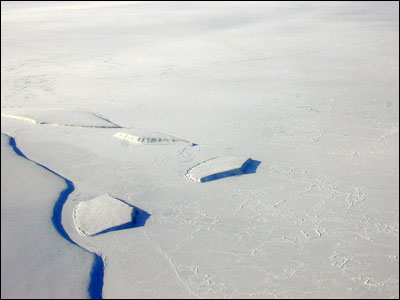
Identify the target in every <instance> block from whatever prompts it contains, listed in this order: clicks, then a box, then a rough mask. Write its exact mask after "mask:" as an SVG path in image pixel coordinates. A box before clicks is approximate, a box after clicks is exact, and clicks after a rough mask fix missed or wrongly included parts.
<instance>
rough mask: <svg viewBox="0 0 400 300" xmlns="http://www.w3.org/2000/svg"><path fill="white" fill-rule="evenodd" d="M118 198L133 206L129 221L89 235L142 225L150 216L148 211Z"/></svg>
mask: <svg viewBox="0 0 400 300" xmlns="http://www.w3.org/2000/svg"><path fill="white" fill-rule="evenodd" d="M116 199H118V198H116ZM118 200H119V201H121V202H123V203H125V204H126V205H129V206H130V207H132V208H133V211H132V220H131V221H130V222H127V223H124V224H121V225H118V226H114V227H110V228H107V229H105V230H103V231H100V232H98V233H96V234H93V235H91V236H97V235H100V234H104V233H107V232H112V231H118V230H124V229H132V228H138V227H143V226H144V225H145V224H146V221H147V219H148V218H149V217H150V216H151V214H149V213H148V212H146V211H144V210H143V209H140V208H138V207H136V206H133V205H131V204H129V203H127V202H125V201H123V200H121V199H118Z"/></svg>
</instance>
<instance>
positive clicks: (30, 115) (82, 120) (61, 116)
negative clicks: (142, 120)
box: [1, 109, 121, 128]
mask: <svg viewBox="0 0 400 300" xmlns="http://www.w3.org/2000/svg"><path fill="white" fill-rule="evenodd" d="M1 116H2V117H6V118H11V119H16V120H20V121H24V122H27V123H30V124H35V125H57V126H71V127H89V128H121V126H119V125H118V124H115V123H113V122H111V121H110V120H108V119H107V118H105V117H103V116H100V115H99V114H97V113H94V112H90V111H86V110H81V109H75V110H64V109H46V110H43V109H42V110H39V109H6V111H5V112H3V113H2V114H1Z"/></svg>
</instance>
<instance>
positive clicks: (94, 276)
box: [6, 134, 104, 299]
mask: <svg viewBox="0 0 400 300" xmlns="http://www.w3.org/2000/svg"><path fill="white" fill-rule="evenodd" d="M6 136H8V137H9V145H10V146H11V147H12V148H13V150H14V152H15V153H16V154H17V155H18V156H21V157H23V158H25V159H27V160H29V161H31V162H33V163H35V164H36V165H38V166H39V167H42V168H44V169H45V170H46V171H48V172H50V173H52V174H53V175H55V176H57V177H59V178H61V179H63V180H64V181H65V183H66V184H67V187H66V188H65V189H64V190H63V191H61V193H60V195H59V197H58V199H57V200H56V203H55V205H54V209H53V216H52V217H51V220H52V222H53V224H54V227H55V228H56V230H57V232H58V233H59V234H60V235H61V236H62V237H64V238H65V239H66V240H68V241H69V242H71V243H72V244H74V245H76V246H78V247H80V248H82V249H85V248H83V247H81V246H79V245H78V244H76V243H75V242H74V241H73V240H72V239H71V238H70V236H69V235H68V233H67V232H66V231H65V229H64V227H63V225H62V222H61V219H62V209H63V206H64V203H65V202H66V201H67V199H68V196H69V195H70V194H71V193H72V192H73V191H74V189H75V187H74V184H73V183H72V182H71V181H70V180H68V179H66V178H65V177H63V176H61V175H60V174H58V173H56V172H54V171H53V170H51V169H49V168H48V167H46V166H44V165H42V164H40V163H38V162H35V161H33V160H31V159H30V158H28V157H26V156H25V154H24V153H23V152H22V151H21V150H20V149H19V148H18V147H17V144H16V142H15V139H14V138H13V137H11V136H9V135H7V134H6ZM85 250H86V251H88V250H87V249H85ZM94 256H95V258H94V263H93V267H92V271H91V272H90V284H89V288H88V291H89V295H90V297H91V298H92V299H101V295H102V290H103V277H104V262H103V260H102V257H101V256H99V255H97V254H96V253H94Z"/></svg>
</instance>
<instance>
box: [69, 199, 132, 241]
mask: <svg viewBox="0 0 400 300" xmlns="http://www.w3.org/2000/svg"><path fill="white" fill-rule="evenodd" d="M132 217H134V208H133V207H132V206H129V205H128V204H126V203H124V202H122V201H120V200H118V199H115V198H113V197H110V196H109V195H101V196H98V197H96V198H94V199H90V200H87V201H82V202H79V203H78V204H77V205H76V207H75V209H74V221H75V225H76V229H77V230H78V231H79V232H81V233H82V234H83V235H88V236H90V235H94V234H99V233H101V232H103V231H105V230H107V229H110V228H114V227H118V226H121V225H124V224H127V223H133V222H134V220H133V218H132Z"/></svg>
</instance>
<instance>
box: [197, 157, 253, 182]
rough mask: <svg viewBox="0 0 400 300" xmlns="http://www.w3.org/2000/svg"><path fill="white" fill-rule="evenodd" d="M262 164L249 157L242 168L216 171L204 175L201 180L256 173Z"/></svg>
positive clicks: (206, 180)
mask: <svg viewBox="0 0 400 300" xmlns="http://www.w3.org/2000/svg"><path fill="white" fill-rule="evenodd" d="M260 164H261V161H259V160H253V159H251V158H250V159H248V160H247V161H246V162H245V163H244V164H243V166H242V167H241V168H240V169H236V170H229V171H225V172H220V173H216V174H213V175H210V176H207V177H203V178H202V179H201V182H208V181H214V180H218V179H222V178H226V177H232V176H241V175H245V174H252V173H256V170H257V168H258V166H259V165H260Z"/></svg>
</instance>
